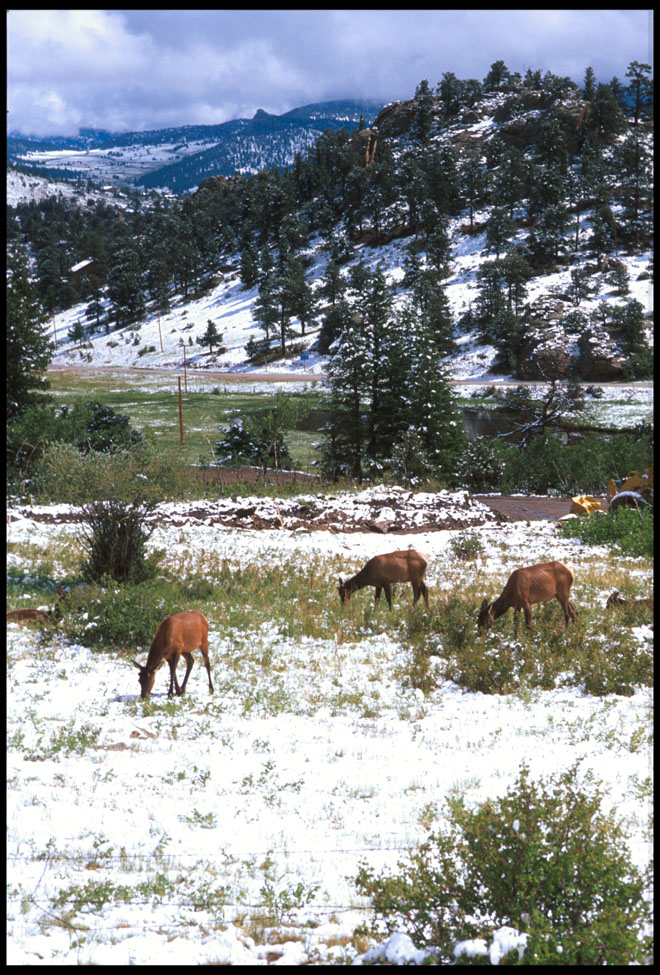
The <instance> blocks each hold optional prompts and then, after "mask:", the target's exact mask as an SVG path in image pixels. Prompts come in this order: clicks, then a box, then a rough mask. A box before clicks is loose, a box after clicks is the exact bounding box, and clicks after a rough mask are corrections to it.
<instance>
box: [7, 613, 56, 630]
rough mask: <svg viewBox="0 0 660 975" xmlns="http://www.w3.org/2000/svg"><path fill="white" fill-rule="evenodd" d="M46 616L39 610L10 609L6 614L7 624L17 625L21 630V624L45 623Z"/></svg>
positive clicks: (46, 620)
mask: <svg viewBox="0 0 660 975" xmlns="http://www.w3.org/2000/svg"><path fill="white" fill-rule="evenodd" d="M48 619H49V617H48V614H47V613H44V612H43V610H41V609H10V610H8V612H7V622H8V623H18V624H19V625H20V626H21V629H22V628H23V626H22V625H23V623H27V622H28V621H30V620H31V621H32V622H35V623H47V622H48Z"/></svg>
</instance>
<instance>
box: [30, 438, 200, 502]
mask: <svg viewBox="0 0 660 975" xmlns="http://www.w3.org/2000/svg"><path fill="white" fill-rule="evenodd" d="M41 489H42V493H43V496H44V497H45V499H47V500H48V501H50V502H52V503H69V504H84V503H87V502H92V501H97V500H99V499H101V498H106V499H115V500H124V501H134V500H145V501H147V500H148V501H156V502H157V501H165V500H171V499H172V498H177V497H186V496H189V492H190V489H191V485H190V473H189V471H188V469H187V468H186V466H185V464H184V463H183V461H182V460H181V459H180V458H179V456H178V455H177V454H165V453H163V452H162V451H161V450H159V449H158V448H157V447H156V446H155V445H153V444H152V443H151V442H149V441H145V442H144V443H142V444H140V445H139V446H137V447H132V448H130V449H123V450H118V451H116V452H113V453H98V452H96V451H93V452H91V453H89V454H88V455H87V456H85V457H83V456H82V455H81V454H80V452H79V451H78V450H77V449H76V448H75V447H73V446H72V445H70V444H53V445H51V446H50V447H48V449H47V450H46V452H45V454H44V461H43V471H42V477H41Z"/></svg>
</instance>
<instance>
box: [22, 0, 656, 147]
mask: <svg viewBox="0 0 660 975" xmlns="http://www.w3.org/2000/svg"><path fill="white" fill-rule="evenodd" d="M650 17H651V13H650V11H647V10H504V11H502V10H500V11H491V10H462V11H459V10H409V11H406V10H377V11H372V10H308V11H298V10H216V11H206V10H192V11H184V10H156V11H151V10H12V11H9V13H8V17H7V26H8V48H7V53H8V57H7V78H8V87H7V91H8V107H9V110H10V114H9V116H8V125H9V128H10V129H11V130H19V131H22V132H29V133H33V134H35V135H49V134H73V133H76V132H77V131H78V128H79V127H80V126H91V127H95V128H106V129H110V130H112V131H126V130H133V129H135V130H140V129H151V128H161V127H165V126H173V125H184V124H192V123H214V122H223V121H227V120H228V119H231V118H238V117H251V116H252V115H254V113H255V111H256V110H257V109H258V108H263V109H265V110H266V111H270V112H274V113H278V114H279V113H281V112H285V111H288V110H289V109H291V108H294V107H296V106H298V105H303V104H305V103H308V102H314V101H324V100H329V99H333V98H344V97H364V98H374V99H377V100H380V101H391V100H392V99H395V98H401V99H403V98H409V97H411V95H412V94H414V90H415V86H416V85H417V84H419V82H420V81H421V80H422V79H423V78H426V79H428V81H429V82H430V83H431V84H432V85H436V84H437V83H438V81H439V80H440V79H441V77H442V74H443V72H445V71H452V72H454V73H455V74H456V75H457V76H458V77H459V78H470V77H472V78H478V79H480V80H481V79H483V78H484V77H485V75H486V74H487V72H488V69H489V67H490V65H491V64H492V63H493V61H496V60H503V61H504V62H505V63H506V65H507V67H508V68H509V69H510V70H511V71H520V72H522V73H524V72H525V71H526V69H527V68H532V69H534V70H536V69H541V70H542V71H546V70H550V71H552V72H554V73H555V74H558V75H568V76H570V77H572V78H573V79H574V80H575V81H577V82H581V81H582V80H583V78H584V72H585V69H586V67H587V66H589V65H590V66H591V67H592V68H593V69H594V71H595V73H596V77H597V79H598V80H599V81H609V80H610V79H611V78H612V77H613V76H614V75H616V76H617V77H619V78H620V79H621V80H623V79H624V78H625V72H626V69H627V66H628V64H629V63H630V61H632V60H637V61H645V62H648V63H652V51H651V36H652V25H651V20H650Z"/></svg>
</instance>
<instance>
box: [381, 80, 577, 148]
mask: <svg viewBox="0 0 660 975" xmlns="http://www.w3.org/2000/svg"><path fill="white" fill-rule="evenodd" d="M591 112H592V109H591V103H590V102H586V101H584V100H582V99H581V98H580V97H579V95H578V94H577V93H576V94H575V95H571V94H567V95H566V94H565V95H564V96H563V97H562V98H555V97H553V96H552V95H551V94H550V93H549V92H546V91H533V90H531V91H530V90H522V91H516V92H512V93H511V94H509V96H508V97H506V98H505V99H504V100H502V98H501V97H500V98H493V99H492V101H486V102H482V103H480V104H479V105H478V106H475V107H474V108H472V109H468V108H465V109H463V110H462V111H461V112H459V113H458V114H457V115H455V116H453V117H447V116H446V115H443V113H442V110H441V106H440V102H439V100H438V99H436V100H435V112H434V115H435V127H434V129H435V131H438V129H439V130H440V131H446V132H447V135H448V137H449V140H450V142H452V143H454V144H456V145H457V146H460V147H461V150H467V151H468V152H469V151H470V145H471V144H472V143H474V149H475V151H479V150H481V149H482V148H483V146H484V145H485V143H486V142H488V140H489V139H490V138H491V137H492V134H493V133H492V132H490V133H488V132H486V131H484V130H483V129H482V127H481V126H480V125H479V123H482V122H483V121H484V120H486V119H488V118H489V117H490V118H491V119H492V121H493V123H494V124H495V129H496V130H497V131H498V132H499V135H500V136H501V138H502V139H503V140H504V142H506V143H507V144H508V145H511V146H514V147H515V148H516V149H519V150H520V151H523V150H525V149H526V148H527V147H528V146H530V145H533V144H534V143H535V142H536V141H537V139H538V136H539V131H540V129H541V126H542V125H543V124H544V123H545V122H546V121H553V120H554V121H557V122H558V123H559V126H560V128H561V130H562V132H563V134H564V138H565V139H566V145H567V147H568V150H569V152H571V153H573V152H576V151H577V149H578V146H579V141H580V139H581V138H582V136H583V134H584V127H585V125H586V123H587V122H588V120H589V118H590V117H591ZM414 119H415V100H414V99H412V98H410V99H408V100H407V101H405V102H392V104H391V105H387V106H386V107H385V108H384V109H383V110H382V111H381V113H380V114H379V115H378V117H377V119H376V121H375V123H374V126H375V127H377V129H378V131H379V133H380V135H381V136H382V137H383V138H389V137H392V138H396V137H398V136H402V135H405V134H406V133H407V132H409V131H410V129H411V127H412V124H413V122H414ZM471 126H478V127H477V128H476V129H475V130H472V131H470V127H471Z"/></svg>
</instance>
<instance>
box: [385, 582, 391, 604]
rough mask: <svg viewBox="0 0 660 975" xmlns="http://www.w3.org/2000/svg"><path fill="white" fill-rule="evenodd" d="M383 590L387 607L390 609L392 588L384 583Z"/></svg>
mask: <svg viewBox="0 0 660 975" xmlns="http://www.w3.org/2000/svg"><path fill="white" fill-rule="evenodd" d="M383 589H384V590H385V598H386V599H387V605H388V606H389V607H390V609H392V587H391V585H390V584H389V582H386V583H385V585H384V586H383Z"/></svg>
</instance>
